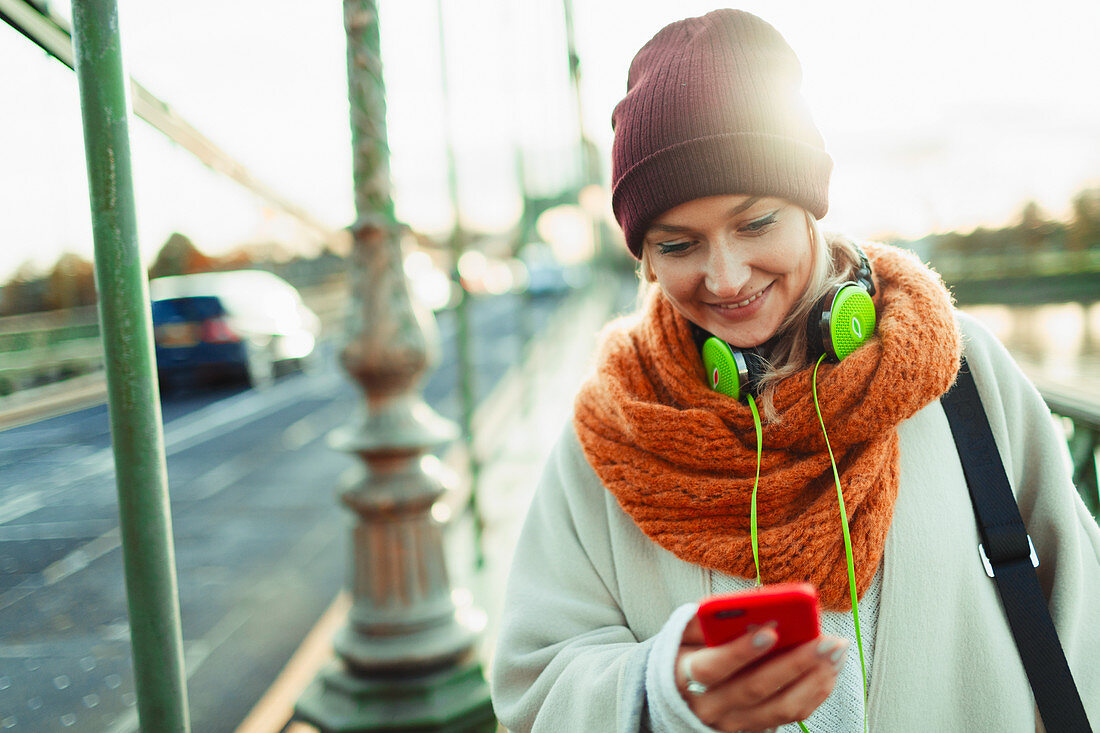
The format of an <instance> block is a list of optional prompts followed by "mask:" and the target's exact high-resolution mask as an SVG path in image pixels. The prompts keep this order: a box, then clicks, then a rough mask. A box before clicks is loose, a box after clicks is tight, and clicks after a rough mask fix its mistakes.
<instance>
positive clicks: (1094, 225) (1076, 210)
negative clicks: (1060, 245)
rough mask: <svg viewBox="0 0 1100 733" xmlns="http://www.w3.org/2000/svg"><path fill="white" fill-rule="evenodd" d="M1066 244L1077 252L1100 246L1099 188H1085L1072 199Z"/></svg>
mask: <svg viewBox="0 0 1100 733" xmlns="http://www.w3.org/2000/svg"><path fill="white" fill-rule="evenodd" d="M1066 244H1067V246H1068V248H1069V249H1072V250H1077V251H1084V250H1086V249H1089V248H1090V247H1096V246H1100V188H1086V189H1085V190H1083V191H1081V192H1080V193H1078V194H1077V195H1076V196H1074V197H1073V220H1072V221H1070V224H1069V236H1068V237H1066Z"/></svg>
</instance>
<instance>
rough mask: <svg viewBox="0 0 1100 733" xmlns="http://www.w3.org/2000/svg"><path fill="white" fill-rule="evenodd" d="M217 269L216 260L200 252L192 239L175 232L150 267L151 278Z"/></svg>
mask: <svg viewBox="0 0 1100 733" xmlns="http://www.w3.org/2000/svg"><path fill="white" fill-rule="evenodd" d="M213 269H215V263H214V260H212V259H211V258H209V257H207V256H206V255H204V254H203V253H202V252H200V251H199V249H198V247H196V246H195V245H194V244H193V243H192V242H191V240H190V239H188V238H187V237H185V236H184V235H182V234H179V233H178V232H173V233H172V236H170V237H168V241H167V242H165V243H164V246H163V247H161V248H160V252H158V253H157V256H156V259H154V260H153V264H152V265H151V266H150V267H149V277H164V276H165V275H188V274H190V273H192V272H209V271H210V270H213Z"/></svg>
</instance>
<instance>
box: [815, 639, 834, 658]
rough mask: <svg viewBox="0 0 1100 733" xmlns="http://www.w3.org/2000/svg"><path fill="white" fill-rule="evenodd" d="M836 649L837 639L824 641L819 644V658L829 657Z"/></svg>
mask: <svg viewBox="0 0 1100 733" xmlns="http://www.w3.org/2000/svg"><path fill="white" fill-rule="evenodd" d="M835 648H836V639H822V640H821V641H819V642H818V643H817V656H819V657H827V656H829V652H831V651H832V650H833V649H835Z"/></svg>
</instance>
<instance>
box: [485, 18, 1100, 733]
mask: <svg viewBox="0 0 1100 733" xmlns="http://www.w3.org/2000/svg"><path fill="white" fill-rule="evenodd" d="M800 76H801V71H800V68H799V65H798V61H797V59H796V58H795V56H794V54H793V52H792V51H791V50H790V48H789V47H788V46H787V44H786V43H785V42H784V40H783V39H782V38H781V37H780V36H779V34H778V33H777V32H776V31H775V30H774V29H773V28H772V27H771V26H769V25H768V24H766V23H765V22H763V21H761V20H760V19H758V18H756V17H754V16H752V15H749V14H747V13H742V12H738V11H732V10H720V11H715V12H713V13H710V14H708V15H705V16H703V17H700V18H690V19H687V20H683V21H679V22H677V23H673V24H671V25H670V26H668V27H666V28H664V29H663V30H662V31H661V32H660V33H658V34H657V35H656V36H655V37H654V38H653V39H652V40H651V41H650V42H649V43H648V44H646V46H645V47H643V48H642V49H641V51H639V53H638V55H637V56H636V57H635V59H634V61H633V63H632V65H631V68H630V74H629V79H628V92H627V95H626V97H625V98H624V99H623V100H622V101H621V102H620V104H619V105H618V106H617V107H616V109H615V113H614V117H613V124H614V127H615V143H614V148H613V169H614V170H613V178H614V182H613V188H614V190H613V206H614V210H615V214H616V217H617V218H618V221H619V223H620V225H621V226H622V228H623V231H624V234H625V236H626V242H627V245H628V246H629V248H630V250H631V252H632V253H633V254H634V256H635V257H637V258H639V259H640V261H641V268H642V274H643V275H644V276H645V278H646V279H647V280H648V281H651V282H652V283H653V287H651V288H650V292H649V294H648V297H647V299H646V302H645V305H644V306H643V308H642V309H641V311H640V312H639V313H638V314H637V315H636V316H635V317H633V318H631V319H626V320H623V321H620V322H617V323H614V324H612V325H611V326H609V327H608V329H607V331H606V332H605V334H604V337H603V341H602V346H601V351H600V354H599V357H598V362H597V367H596V371H595V373H594V374H593V375H592V376H591V377H590V378H589V380H588V381H587V382H586V384H585V385H584V387H583V388H582V389H581V392H580V394H579V395H578V397H577V401H576V407H575V417H574V420H573V423H572V424H571V425H570V426H568V427H567V429H566V430H565V432H564V434H563V436H562V437H561V439H560V441H559V444H558V445H557V446H556V448H555V450H554V453H553V455H552V457H551V459H550V461H549V463H548V465H547V468H546V471H545V474H544V476H543V478H542V481H541V483H540V485H539V488H538V491H537V493H536V496H535V499H534V501H533V503H532V506H531V509H530V513H529V515H528V518H527V521H526V523H525V526H524V530H523V534H522V536H521V539H520V542H519V545H518V547H517V550H516V554H515V558H514V561H513V568H512V575H511V578H510V580H509V587H508V592H507V596H506V600H505V609H504V615H503V618H502V623H501V631H500V636H499V641H498V649H497V654H496V657H495V661H494V668H493V695H494V702H495V705H496V710H497V713H498V716H499V717H500V719H501V721H502V722H503V723H504V724H505V725H506V726H508V727H509V728H510V729H513V730H517V731H521V730H522V731H526V730H551V731H604V730H616V731H637V730H657V731H680V730H684V731H710V730H720V731H740V730H764V729H768V728H774V727H777V726H790V730H796V728H795V727H794V725H793V724H794V723H795V722H797V721H802V720H805V721H806V726H807V727H808V728H809V730H815V731H820V730H826V731H834V730H860V729H862V728H863V726H864V716H865V714H866V716H867V721H868V722H869V724H870V729H871V730H873V731H876V732H877V731H893V730H899V731H900V730H906V731H908V730H912V729H914V727H916V728H919V729H921V730H945V731H947V730H949V731H961V730H1032V729H1035V728H1036V725H1037V722H1036V721H1037V717H1036V714H1035V708H1034V703H1033V700H1032V697H1031V692H1030V688H1029V686H1028V680H1027V677H1026V675H1025V673H1024V671H1023V668H1022V667H1021V664H1020V659H1019V655H1018V653H1017V651H1016V648H1015V646H1014V643H1013V639H1012V636H1011V633H1010V631H1009V629H1008V626H1007V624H1006V622H1005V619H1004V614H1003V611H1002V609H1001V606H1000V601H999V599H998V596H997V592H996V590H995V588H994V586H993V584H992V582H991V581H989V580H988V578H987V577H986V576H985V574H984V572H983V568H982V565H981V562H980V560H979V558H978V553H977V552H976V546H977V543H978V537H977V530H976V527H975V523H974V518H973V509H972V507H971V503H970V498H969V494H968V492H967V488H966V483H965V480H964V477H963V473H962V470H961V467H960V464H959V461H958V454H957V451H956V449H955V446H954V443H953V441H952V438H951V434H950V431H949V429H948V424H947V421H946V419H945V415H944V412H943V409H942V407H941V406H940V403H939V401H938V400H939V397H940V396H941V395H943V394H944V392H946V391H947V389H948V388H949V387H950V386H951V385H952V383H953V382H954V380H955V375H956V373H957V370H958V367H959V358H960V355H962V354H965V356H966V358H967V360H968V362H969V364H970V369H971V371H972V372H973V373H974V375H975V380H976V382H977V385H978V389H979V392H980V394H981V397H982V400H983V402H984V404H985V408H986V412H987V414H988V415H989V420H990V423H991V426H992V429H993V433H994V436H995V438H996V441H997V444H998V447H999V450H1000V452H1001V455H1002V459H1003V462H1004V465H1005V470H1006V472H1007V473H1008V475H1009V478H1010V481H1011V483H1012V486H1013V488H1014V491H1015V492H1016V498H1017V500H1018V502H1019V505H1020V509H1021V513H1022V514H1023V518H1024V521H1025V523H1026V525H1027V529H1028V532H1029V534H1030V536H1031V538H1032V540H1033V541H1034V544H1035V547H1036V550H1037V552H1038V554H1039V557H1040V560H1041V564H1040V565H1039V568H1038V573H1039V576H1040V580H1041V583H1042V585H1043V588H1044V591H1045V592H1046V593H1047V596H1048V600H1049V604H1050V609H1051V613H1052V615H1053V617H1054V621H1055V624H1056V626H1057V629H1058V632H1059V635H1060V638H1061V642H1062V645H1063V647H1064V648H1065V651H1066V656H1067V658H1068V661H1069V665H1070V668H1071V670H1072V671H1073V674H1074V677H1075V679H1076V683H1077V686H1078V689H1079V690H1080V692H1081V697H1082V698H1083V699H1084V701H1085V704H1086V709H1087V711H1088V713H1089V715H1090V717H1091V718H1092V719H1093V720H1094V721H1100V672H1098V671H1097V670H1098V668H1100V667H1098V665H1096V664H1095V659H1096V658H1100V634H1097V633H1096V629H1097V628H1100V559H1098V558H1100V531H1098V530H1097V527H1096V525H1095V523H1094V522H1093V521H1092V519H1091V517H1090V516H1089V515H1088V513H1087V512H1086V511H1085V509H1084V506H1083V505H1082V504H1081V502H1080V500H1079V498H1078V497H1077V496H1076V494H1075V492H1074V491H1073V487H1072V483H1071V481H1070V478H1069V475H1068V465H1067V461H1066V455H1065V443H1064V439H1063V438H1061V437H1060V436H1059V435H1058V434H1057V432H1056V431H1055V430H1054V429H1053V423H1052V421H1051V420H1050V416H1049V412H1048V411H1047V409H1046V407H1045V406H1044V404H1043V402H1042V400H1041V398H1040V397H1039V395H1038V394H1037V393H1036V391H1035V390H1034V388H1033V387H1032V386H1031V385H1030V384H1029V383H1028V382H1027V380H1026V379H1025V378H1024V377H1023V376H1022V375H1021V374H1020V372H1019V370H1018V369H1017V368H1016V366H1015V365H1014V364H1013V362H1012V360H1011V358H1010V357H1009V356H1008V355H1007V353H1006V352H1005V351H1004V349H1003V348H1002V347H1001V346H1000V345H999V344H998V343H997V342H996V340H995V339H994V338H992V337H991V336H990V335H989V334H988V333H987V332H986V331H985V330H983V329H982V328H981V327H980V326H979V325H978V324H976V323H975V322H974V321H972V320H971V319H969V318H967V317H965V316H964V315H962V314H960V313H957V312H956V311H955V310H954V309H953V307H952V305H951V302H950V298H949V296H948V294H947V292H946V291H945V290H944V288H943V286H942V284H941V283H940V281H939V280H938V278H937V277H936V276H935V275H934V274H933V273H931V272H930V271H929V270H927V269H926V268H925V267H924V266H923V265H921V264H920V263H919V262H917V261H915V260H914V259H912V258H910V257H909V256H907V255H905V254H903V253H902V252H901V251H899V250H896V249H894V248H891V247H886V246H882V245H872V244H867V245H864V246H863V247H862V253H863V254H865V255H866V258H867V260H868V261H869V263H870V271H871V275H870V282H867V283H866V285H867V286H868V287H867V288H866V289H867V290H868V292H870V291H871V290H873V292H874V300H873V303H874V311H875V314H876V316H877V321H878V325H877V329H876V331H875V333H874V335H873V336H870V334H868V335H869V336H870V338H869V339H868V340H867V341H866V343H864V344H863V345H862V346H860V347H859V348H857V349H856V350H855V351H854V352H853V353H851V354H850V355H847V356H845V357H844V358H843V359H842V360H840V361H839V363H835V364H823V365H821V366H820V367H818V369H817V373H816V377H815V375H814V372H815V369H814V368H815V366H816V362H817V358H818V357H817V352H816V351H815V350H814V348H813V347H812V345H810V342H811V341H813V339H814V335H813V333H812V331H811V330H808V329H807V324H808V323H809V322H811V321H812V320H813V317H812V316H811V313H812V311H813V310H814V308H815V305H816V304H817V303H818V302H819V301H820V300H821V298H822V296H823V294H824V293H826V292H827V291H829V289H830V288H831V287H833V286H834V285H836V284H838V283H842V282H845V281H852V280H856V281H861V282H863V281H866V280H867V278H866V277H865V276H864V275H861V274H859V266H860V262H861V250H860V249H859V248H857V247H856V246H855V245H854V244H853V243H851V242H849V241H847V240H844V239H842V238H829V239H827V238H826V237H824V236H822V234H821V232H820V230H819V228H818V225H817V220H818V219H820V218H821V217H823V216H824V214H825V212H826V210H827V207H828V204H827V192H828V178H829V173H830V170H831V165H832V164H831V160H830V158H829V156H828V155H827V154H826V153H825V151H824V146H823V143H822V140H821V138H820V136H819V134H818V133H817V130H816V129H815V127H814V125H813V123H812V121H811V120H810V117H809V115H808V113H807V112H806V110H805V109H804V107H803V105H802V102H801V100H800V97H799V93H798V87H799V84H800ZM870 286H873V287H870ZM860 287H864V286H863V285H862V284H861V286H860ZM708 336H714V337H716V338H718V339H720V340H722V341H725V342H726V343H727V344H729V346H730V347H733V348H734V349H738V350H740V349H745V350H749V349H751V350H752V351H751V352H750V353H752V354H757V355H759V362H758V363H759V364H760V365H761V368H762V370H763V373H762V374H760V375H758V377H757V378H755V380H754V383H753V384H752V385H750V386H752V387H753V388H754V389H755V391H756V392H757V393H758V394H759V402H760V403H761V405H762V408H763V410H762V412H763V415H764V424H763V426H762V429H761V439H762V445H763V451H762V453H761V454H760V455H759V459H760V477H759V483H758V492H755V493H756V495H757V499H756V507H755V514H756V517H757V522H758V525H759V530H758V551H757V553H755V554H758V556H759V561H758V562H757V561H756V560H755V559H754V550H753V541H752V539H751V534H752V530H751V521H750V514H751V513H752V501H753V500H752V496H753V494H754V491H753V489H754V484H755V483H756V481H755V477H756V471H757V459H758V453H757V436H756V429H755V428H754V420H753V414H752V413H753V409H752V408H750V406H749V405H748V404H747V403H746V402H743V401H740V400H737V399H733V398H731V397H730V396H727V395H726V394H720V393H718V392H716V391H713V390H712V389H711V387H710V385H709V384H708V382H707V378H708V375H706V374H704V369H703V366H702V362H701V357H700V351H699V343H700V341H701V340H702V339H705V338H707V337H708ZM754 358H755V357H754ZM815 387H816V390H817V395H818V397H819V402H820V409H821V418H822V420H823V422H824V424H825V425H826V426H827V428H828V431H829V440H830V443H831V448H832V453H833V455H834V456H835V460H836V466H837V470H838V473H839V478H840V484H841V485H842V487H843V495H844V506H845V510H846V515H847V521H848V525H849V528H850V535H851V550H852V572H853V577H854V580H855V582H854V587H853V584H850V583H849V576H848V567H847V562H846V558H845V547H844V538H843V536H844V532H843V531H842V529H841V522H840V515H839V512H838V508H837V505H838V502H837V493H836V492H837V489H836V488H835V487H834V479H833V464H832V462H831V461H830V458H829V454H828V449H827V448H826V445H825V441H824V438H823V434H822V430H821V427H820V425H819V423H818V416H817V412H816V408H815V399H814V389H815ZM757 568H759V573H760V577H761V579H762V581H763V582H764V583H776V582H783V581H802V582H809V583H811V584H812V585H814V586H815V587H816V589H817V591H818V593H819V596H820V599H821V604H822V607H823V613H822V617H821V626H822V630H823V634H822V636H821V637H820V638H818V639H815V640H814V641H812V642H809V643H807V644H804V645H802V646H799V647H797V648H795V649H793V650H790V651H786V652H784V653H782V654H780V655H778V656H776V657H774V658H772V659H770V660H769V661H766V662H764V663H762V664H759V665H755V666H751V665H752V663H753V662H754V661H755V660H757V659H758V658H759V657H761V656H762V655H764V654H766V653H767V652H768V650H769V649H770V648H771V646H772V645H773V644H774V643H775V641H776V634H775V631H774V629H772V628H769V627H764V628H761V629H756V630H754V631H753V632H751V633H749V634H746V635H745V636H743V637H740V638H737V639H735V640H733V641H730V642H728V643H726V644H724V645H721V646H717V647H713V648H705V647H703V646H702V639H701V635H700V630H699V627H698V622H697V621H696V620H695V618H694V614H695V611H696V609H697V606H698V602H699V601H700V600H701V599H703V598H705V597H707V596H709V595H712V594H716V593H721V592H726V591H733V590H741V589H747V588H750V587H752V586H753V585H754V584H755V580H756V577H757V572H758V571H757ZM853 597H855V598H857V599H858V601H857V603H856V605H857V609H858V612H859V619H860V624H859V633H858V634H857V632H856V624H855V621H854V619H853V616H852V614H851V610H852V609H851V607H852V598H853ZM857 646H859V647H861V649H860V650H859V653H856V651H857V649H856V647H857ZM861 657H862V664H861V661H860V658H861ZM750 666H751V668H750ZM864 673H865V674H866V677H867V684H868V687H867V690H866V701H867V702H866V712H865V706H864V699H865V692H864V686H863V685H864V683H863V675H864Z"/></svg>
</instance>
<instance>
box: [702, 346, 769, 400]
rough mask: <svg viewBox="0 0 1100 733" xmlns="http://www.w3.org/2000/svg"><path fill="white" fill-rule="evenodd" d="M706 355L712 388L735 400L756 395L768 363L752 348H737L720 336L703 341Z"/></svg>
mask: <svg viewBox="0 0 1100 733" xmlns="http://www.w3.org/2000/svg"><path fill="white" fill-rule="evenodd" d="M702 354H703V369H704V370H705V371H706V373H707V383H708V384H709V385H710V388H711V389H713V390H714V391H715V392H719V393H721V394H724V395H726V396H727V397H732V398H733V399H735V400H744V399H745V398H747V397H748V396H749V395H752V396H753V397H755V396H756V385H757V383H758V382H759V380H760V377H761V375H762V374H763V373H764V369H765V366H766V365H765V364H764V360H763V359H761V358H760V355H759V354H757V353H756V352H755V351H753V350H752V349H734V348H733V347H731V346H730V345H729V344H727V343H726V342H725V341H723V340H722V339H720V338H717V337H716V336H711V337H710V338H708V339H707V340H706V341H704V342H703V349H702Z"/></svg>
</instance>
